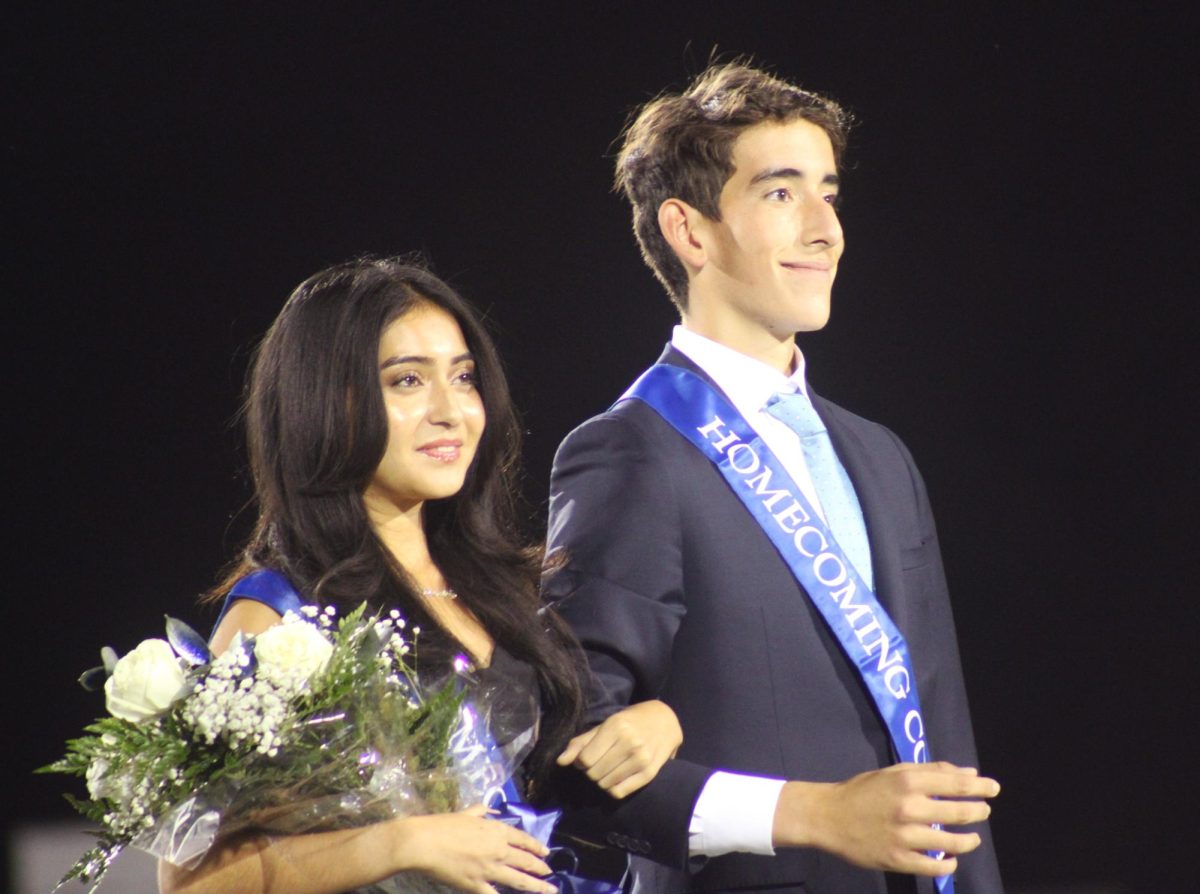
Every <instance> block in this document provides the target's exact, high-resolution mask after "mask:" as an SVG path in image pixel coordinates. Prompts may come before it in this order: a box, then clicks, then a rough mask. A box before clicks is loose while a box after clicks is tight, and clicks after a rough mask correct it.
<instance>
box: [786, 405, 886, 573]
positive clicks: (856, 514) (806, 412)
mask: <svg viewBox="0 0 1200 894" xmlns="http://www.w3.org/2000/svg"><path fill="white" fill-rule="evenodd" d="M763 409H765V410H766V411H767V412H768V413H770V414H771V415H772V416H774V417H775V418H776V419H778V420H779V421H781V422H783V423H784V424H785V425H786V426H787V427H788V428H790V429H792V431H794V432H795V433H796V434H798V435H799V436H800V445H801V447H802V448H803V450H804V462H805V464H806V465H807V466H808V474H809V476H810V477H811V478H812V483H813V487H814V488H816V491H817V497H818V498H819V499H820V501H821V508H822V510H824V512H825V524H827V525H828V526H829V530H830V531H831V532H832V533H833V537H834V539H835V540H837V542H838V545H839V546H840V547H841V548H842V552H844V553H845V554H846V558H848V559H849V560H850V561H851V563H853V565H854V569H855V570H856V571H857V572H858V575H859V577H861V578H862V579H863V581H864V582H865V583H866V584H867V586H868V587H871V588H872V589H874V582H873V574H872V573H871V547H870V546H869V545H868V544H867V526H866V523H865V522H864V521H863V515H862V507H861V506H860V505H859V504H858V495H857V494H855V493H854V486H853V485H852V484H851V483H850V478H849V476H847V475H846V469H845V467H844V466H843V465H842V461H841V460H840V459H838V457H837V454H836V453H834V452H833V442H832V441H830V440H829V432H828V431H827V430H826V429H825V423H824V422H822V421H821V417H820V416H818V415H817V411H816V410H815V409H814V408H813V405H812V401H810V400H809V399H808V395H806V394H803V393H801V392H799V391H795V392H789V393H787V394H775V395H772V396H771V399H770V400H768V401H767V404H766V406H765V407H763Z"/></svg>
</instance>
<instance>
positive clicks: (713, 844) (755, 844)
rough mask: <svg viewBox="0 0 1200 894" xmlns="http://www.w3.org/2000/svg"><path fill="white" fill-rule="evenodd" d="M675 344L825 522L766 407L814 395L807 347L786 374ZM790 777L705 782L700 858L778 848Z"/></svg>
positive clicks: (689, 335) (703, 347)
mask: <svg viewBox="0 0 1200 894" xmlns="http://www.w3.org/2000/svg"><path fill="white" fill-rule="evenodd" d="M671 345H672V347H674V348H675V349H676V350H677V351H679V352H680V353H682V354H685V355H686V356H687V357H688V359H689V360H691V361H692V362H693V363H695V364H696V365H697V366H698V367H700V368H701V369H702V370H704V372H705V373H707V374H708V377H709V378H711V379H712V380H713V381H714V382H716V383H717V386H718V387H719V388H720V389H721V390H722V391H723V392H725V396H726V397H728V398H729V401H730V403H732V404H733V405H734V407H735V408H736V409H737V411H738V412H739V413H740V414H741V415H742V418H743V419H745V420H746V422H748V423H749V424H750V427H751V428H753V429H754V431H755V433H756V434H758V436H759V437H761V438H762V439H763V441H764V443H766V445H767V447H769V448H770V450H771V452H772V453H773V454H775V457H776V458H777V459H778V460H779V462H780V463H781V464H782V465H783V467H784V469H786V470H787V472H788V474H789V475H791V476H792V479H793V480H794V481H795V482H796V486H797V487H799V488H800V490H801V491H803V493H804V496H805V498H806V499H807V500H808V501H809V503H810V504H811V505H812V507H813V508H814V509H815V510H816V511H817V512H818V513H821V514H822V520H824V515H823V512H822V510H821V501H820V500H819V499H818V497H817V494H816V490H815V488H814V487H813V483H812V478H811V477H810V476H809V474H808V466H807V465H805V462H804V452H803V449H802V447H801V445H800V437H799V436H798V435H797V434H796V433H795V432H794V431H793V430H792V429H791V428H789V427H788V426H787V425H786V424H785V423H783V422H781V421H780V420H778V419H776V418H775V417H774V416H772V415H771V414H770V413H767V412H765V411H764V409H763V408H764V406H765V405H766V403H767V400H768V399H769V398H770V397H771V395H773V394H776V393H778V392H795V391H799V392H801V393H804V394H807V393H808V391H807V387H806V386H805V384H804V355H803V354H802V353H800V349H799V348H796V349H795V351H796V360H795V367H796V368H795V371H794V372H793V373H792V374H791V375H790V376H786V375H784V374H783V373H781V372H780V371H779V370H777V369H775V368H774V367H771V366H768V365H767V364H765V363H763V362H762V361H760V360H755V359H754V358H753V357H747V356H746V355H745V354H740V353H738V352H737V351H735V350H733V349H732V348H727V347H726V346H725V345H722V344H718V343H717V342H715V341H712V340H711V339H707V338H705V337H704V336H702V335H697V334H696V333H695V332H692V331H690V330H688V329H685V328H684V327H683V326H676V327H675V329H674V331H673V332H672V333H671ZM783 783H784V780H782V779H770V778H766V777H761V776H747V775H744V774H741V773H728V772H726V771H724V770H718V771H716V772H715V773H713V774H712V776H710V777H709V778H708V781H707V782H705V783H704V788H703V789H702V790H701V792H700V797H699V798H698V799H697V800H696V807H695V809H694V811H693V812H692V820H691V823H690V824H689V826H688V851H689V853H690V854H691V855H692V856H694V857H695V856H705V857H715V856H718V855H720V854H726V853H730V852H732V851H740V852H742V853H750V854H774V853H775V848H774V847H773V845H772V843H771V837H772V829H773V826H774V823H775V807H776V805H777V804H778V802H779V793H780V791H781V790H782V789H783Z"/></svg>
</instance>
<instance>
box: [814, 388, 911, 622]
mask: <svg viewBox="0 0 1200 894" xmlns="http://www.w3.org/2000/svg"><path fill="white" fill-rule="evenodd" d="M809 394H810V396H811V397H812V399H813V406H815V407H816V409H817V413H818V415H820V417H821V419H822V420H824V422H825V425H826V427H827V428H828V429H829V439H830V440H831V441H832V442H833V449H834V452H836V453H837V455H838V459H840V460H841V461H842V465H843V466H845V468H846V474H847V476H849V478H850V483H851V484H852V485H853V486H854V493H855V494H856V495H857V496H858V503H859V506H860V507H862V513H863V521H864V523H865V524H866V526H867V543H868V544H869V545H870V547H871V568H872V571H873V573H874V577H875V596H876V597H877V598H878V599H879V601H880V603H881V604H882V605H883V607H884V608H885V609H888V611H889V613H890V612H891V609H892V605H891V599H892V595H893V593H894V592H895V591H896V587H897V583H898V582H899V580H900V577H899V575H900V564H899V556H900V547H899V544H898V543H897V541H896V527H895V524H894V523H893V520H892V517H891V511H890V506H889V505H888V502H887V500H886V499H885V496H884V491H883V487H882V481H881V480H880V476H879V470H878V468H877V467H876V464H875V463H874V461H873V459H872V453H871V451H869V450H868V449H867V447H866V445H865V444H863V442H862V441H861V440H860V438H859V436H858V434H857V433H856V432H855V431H854V430H853V429H852V428H851V427H850V426H848V425H846V424H845V423H844V422H843V421H842V419H841V418H840V416H841V414H840V413H838V412H835V411H834V410H833V409H831V407H832V405H831V404H830V403H829V402H828V401H826V400H825V399H824V398H822V397H821V396H820V395H818V394H816V393H815V392H813V391H812V390H811V389H810V391H809Z"/></svg>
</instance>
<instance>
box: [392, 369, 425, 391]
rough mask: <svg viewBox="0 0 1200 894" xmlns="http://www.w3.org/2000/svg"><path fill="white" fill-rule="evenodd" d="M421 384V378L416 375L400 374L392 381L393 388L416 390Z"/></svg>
mask: <svg viewBox="0 0 1200 894" xmlns="http://www.w3.org/2000/svg"><path fill="white" fill-rule="evenodd" d="M420 384H421V377H420V376H418V375H417V374H416V373H402V374H401V375H398V376H396V378H394V379H392V387H393V388H416V387H417V386H419V385H420Z"/></svg>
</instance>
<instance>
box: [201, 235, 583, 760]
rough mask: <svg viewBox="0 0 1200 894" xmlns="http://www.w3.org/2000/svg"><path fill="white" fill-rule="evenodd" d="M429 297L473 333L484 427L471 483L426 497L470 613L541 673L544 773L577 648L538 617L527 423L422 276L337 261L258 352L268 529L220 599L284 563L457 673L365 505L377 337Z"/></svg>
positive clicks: (320, 594)
mask: <svg viewBox="0 0 1200 894" xmlns="http://www.w3.org/2000/svg"><path fill="white" fill-rule="evenodd" d="M421 303H428V304H433V305H435V306H437V307H439V308H441V309H442V310H444V311H446V312H447V313H449V314H450V315H451V316H452V317H453V318H454V319H455V320H456V321H457V323H458V325H459V327H460V328H461V329H462V333H463V337H464V338H465V340H466V343H467V347H468V349H469V350H470V351H471V353H472V355H473V356H474V359H475V369H476V375H477V378H478V388H479V392H480V396H481V398H482V401H483V406H484V411H485V413H486V419H487V422H486V425H485V427H484V431H483V435H482V438H481V440H480V443H479V448H478V450H477V452H476V455H475V458H474V461H473V462H472V463H471V466H470V468H469V469H468V471H467V475H466V480H465V481H464V483H463V487H462V489H461V490H460V491H459V492H458V493H456V494H454V495H453V496H450V497H447V498H445V499H440V500H431V501H428V502H427V503H426V504H425V506H424V513H423V522H424V527H425V534H426V537H427V539H428V542H429V550H430V554H431V556H432V558H433V560H434V562H435V563H436V564H437V566H438V568H439V569H440V570H441V572H442V574H443V575H444V577H445V578H446V581H447V583H448V584H449V586H450V587H452V588H453V589H454V590H456V591H457V592H458V594H459V599H460V601H461V602H462V604H463V605H464V606H465V607H466V608H468V609H470V611H471V612H472V613H473V614H474V615H475V616H476V618H478V619H479V621H480V623H481V624H482V625H483V627H484V628H485V629H486V630H487V632H488V633H489V634H490V635H491V636H492V637H493V638H494V639H495V641H496V642H497V643H498V644H499V645H501V646H502V647H503V648H504V649H506V650H508V651H509V652H510V653H511V654H512V655H514V656H515V657H517V658H519V659H521V660H523V661H526V662H528V663H530V664H531V665H533V667H534V668H535V669H536V671H537V676H538V683H539V686H540V689H541V699H542V708H543V712H542V727H541V735H540V738H539V742H538V745H537V747H536V749H535V751H534V754H533V756H532V758H531V760H530V762H529V765H528V766H529V769H530V770H531V771H532V776H533V777H534V778H536V777H537V776H538V775H540V773H541V772H542V771H544V770H545V769H547V768H548V767H549V765H550V761H551V759H552V758H553V756H554V755H555V754H557V753H558V751H559V750H560V749H561V747H562V746H563V745H565V743H566V740H567V738H569V737H570V736H571V735H572V734H573V733H574V731H575V727H576V724H577V723H578V721H579V716H580V711H581V707H580V706H581V694H580V686H579V681H578V672H577V671H576V667H577V666H578V665H577V663H576V661H577V659H576V656H575V655H574V654H573V649H574V648H575V647H574V645H573V643H574V640H573V638H572V637H571V635H570V633H569V631H568V630H567V629H566V627H565V625H564V624H563V623H562V621H560V620H559V619H558V617H557V616H556V615H554V614H553V612H551V611H548V610H547V611H540V610H539V609H540V605H541V603H540V599H539V596H538V579H539V575H540V572H541V560H542V550H541V549H540V548H538V547H535V546H533V545H531V543H530V542H529V541H528V540H527V539H526V538H525V537H524V536H522V534H521V533H519V532H520V531H521V530H522V528H523V525H522V522H523V521H524V519H523V518H522V513H521V511H520V508H521V504H520V501H519V496H518V489H517V474H518V469H519V457H520V446H521V430H520V426H519V423H518V420H517V415H516V411H515V409H514V408H513V404H512V400H511V398H510V397H509V393H508V385H507V383H506V381H505V379H504V373H503V371H502V369H501V365H500V359H499V356H498V355H497V352H496V348H495V346H494V345H493V343H492V340H491V338H490V337H489V336H488V334H487V332H486V331H485V330H484V328H483V326H482V324H481V323H480V321H479V319H478V317H477V315H476V313H475V312H474V310H473V309H472V308H471V307H470V306H469V305H468V304H467V303H466V302H465V301H464V300H463V299H462V298H460V297H459V296H458V295H457V294H456V293H455V292H454V290H453V289H451V288H450V287H449V286H447V285H446V284H445V283H444V282H442V281H441V280H440V279H438V278H437V277H436V276H434V275H433V274H432V273H430V272H429V271H428V270H426V269H424V268H423V267H420V266H417V265H414V264H411V263H405V262H404V261H401V260H398V259H391V258H389V259H362V260H356V261H349V262H347V263H344V264H338V265H336V266H334V267H330V268H329V269H327V270H323V271H321V272H320V273H317V274H316V275H314V276H311V277H309V278H308V279H307V280H305V281H304V282H303V283H301V284H300V285H299V286H298V287H297V288H296V290H295V291H294V292H293V293H292V295H291V297H290V298H289V299H288V301H287V304H285V305H284V308H283V310H282V311H281V312H280V314H279V316H278V317H277V318H276V320H275V322H274V324H273V325H272V326H271V329H270V330H269V331H268V332H267V335H266V337H265V338H264V339H263V341H262V343H261V345H260V346H259V348H258V351H257V352H256V354H255V357H254V361H253V364H252V367H251V371H250V376H249V381H248V386H247V396H246V402H245V407H244V414H245V424H246V430H247V440H248V446H249V453H250V468H251V472H252V474H253V478H254V485H255V492H256V495H257V499H258V507H259V516H258V522H257V525H256V527H255V530H254V533H253V535H252V536H251V538H250V542H249V543H248V544H247V546H246V548H245V551H244V552H243V554H242V557H241V560H240V561H239V562H238V563H237V564H236V567H235V568H234V569H233V570H232V571H231V573H230V574H229V575H228V576H227V577H226V578H225V581H224V582H223V583H222V584H221V585H220V586H218V587H217V588H216V589H215V590H214V591H213V593H212V594H210V598H213V599H217V598H221V597H223V596H224V595H225V594H226V593H227V592H228V591H229V589H230V587H232V585H233V583H234V582H235V581H236V580H238V579H239V578H240V577H242V576H243V575H245V574H246V573H248V572H249V571H251V570H253V569H255V568H260V567H270V568H275V569H277V570H279V571H280V572H282V573H283V574H285V575H286V576H287V577H288V578H289V579H290V580H291V581H292V582H293V584H295V585H296V586H297V587H298V588H299V589H300V590H301V592H302V593H303V594H304V595H305V597H306V598H307V599H309V600H311V601H312V602H314V603H316V604H319V605H328V604H335V605H338V606H339V607H341V608H347V609H348V608H352V607H354V606H357V605H358V604H360V603H361V602H362V601H363V600H366V601H368V602H369V603H371V604H372V606H373V607H375V608H379V609H382V608H385V607H388V608H390V607H397V608H399V609H400V610H401V611H402V612H403V613H404V614H405V616H406V617H407V618H408V619H409V622H410V624H418V625H420V626H421V627H422V629H423V630H424V631H425V632H424V633H423V634H422V636H421V638H420V644H419V652H420V658H421V664H422V666H423V667H430V668H431V667H436V666H438V665H441V666H443V667H444V666H447V665H448V663H449V661H450V659H451V657H452V656H453V655H454V654H455V653H456V652H459V651H461V646H459V645H458V644H457V643H455V642H454V641H453V640H452V638H451V637H450V636H448V635H440V636H439V635H437V634H434V635H432V636H431V635H430V633H431V632H433V631H438V630H440V628H439V627H438V625H437V622H436V621H435V620H434V619H433V617H432V616H431V615H430V614H429V613H428V612H427V611H426V610H425V608H424V606H423V604H422V602H421V599H420V597H419V596H418V593H417V589H418V588H417V587H416V585H415V582H414V580H413V579H412V578H411V577H410V576H409V575H408V574H407V573H406V572H405V570H404V569H403V568H402V567H401V566H400V565H399V564H398V563H397V562H396V561H395V559H394V558H393V557H392V555H391V553H390V552H389V551H388V550H387V549H386V548H385V547H384V546H383V544H382V542H381V541H380V540H379V538H378V537H377V536H376V535H375V532H374V530H373V529H372V526H371V524H370V522H369V520H368V517H367V512H366V508H365V507H364V504H363V499H362V494H363V491H364V490H365V488H366V487H367V485H368V484H369V483H370V481H371V479H372V476H373V475H374V473H375V470H376V468H377V467H378V465H379V463H380V461H381V460H382V458H383V456H384V452H385V450H386V448H387V439H388V429H387V420H386V416H385V411H384V406H383V398H382V395H381V393H380V386H379V368H378V353H379V340H380V338H381V337H382V335H383V331H384V329H385V328H386V327H387V326H388V325H389V324H391V323H392V322H393V321H395V320H396V319H397V318H399V317H401V316H403V315H404V314H405V313H406V312H408V311H409V310H411V309H413V308H414V307H415V306H417V305H419V304H421Z"/></svg>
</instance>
